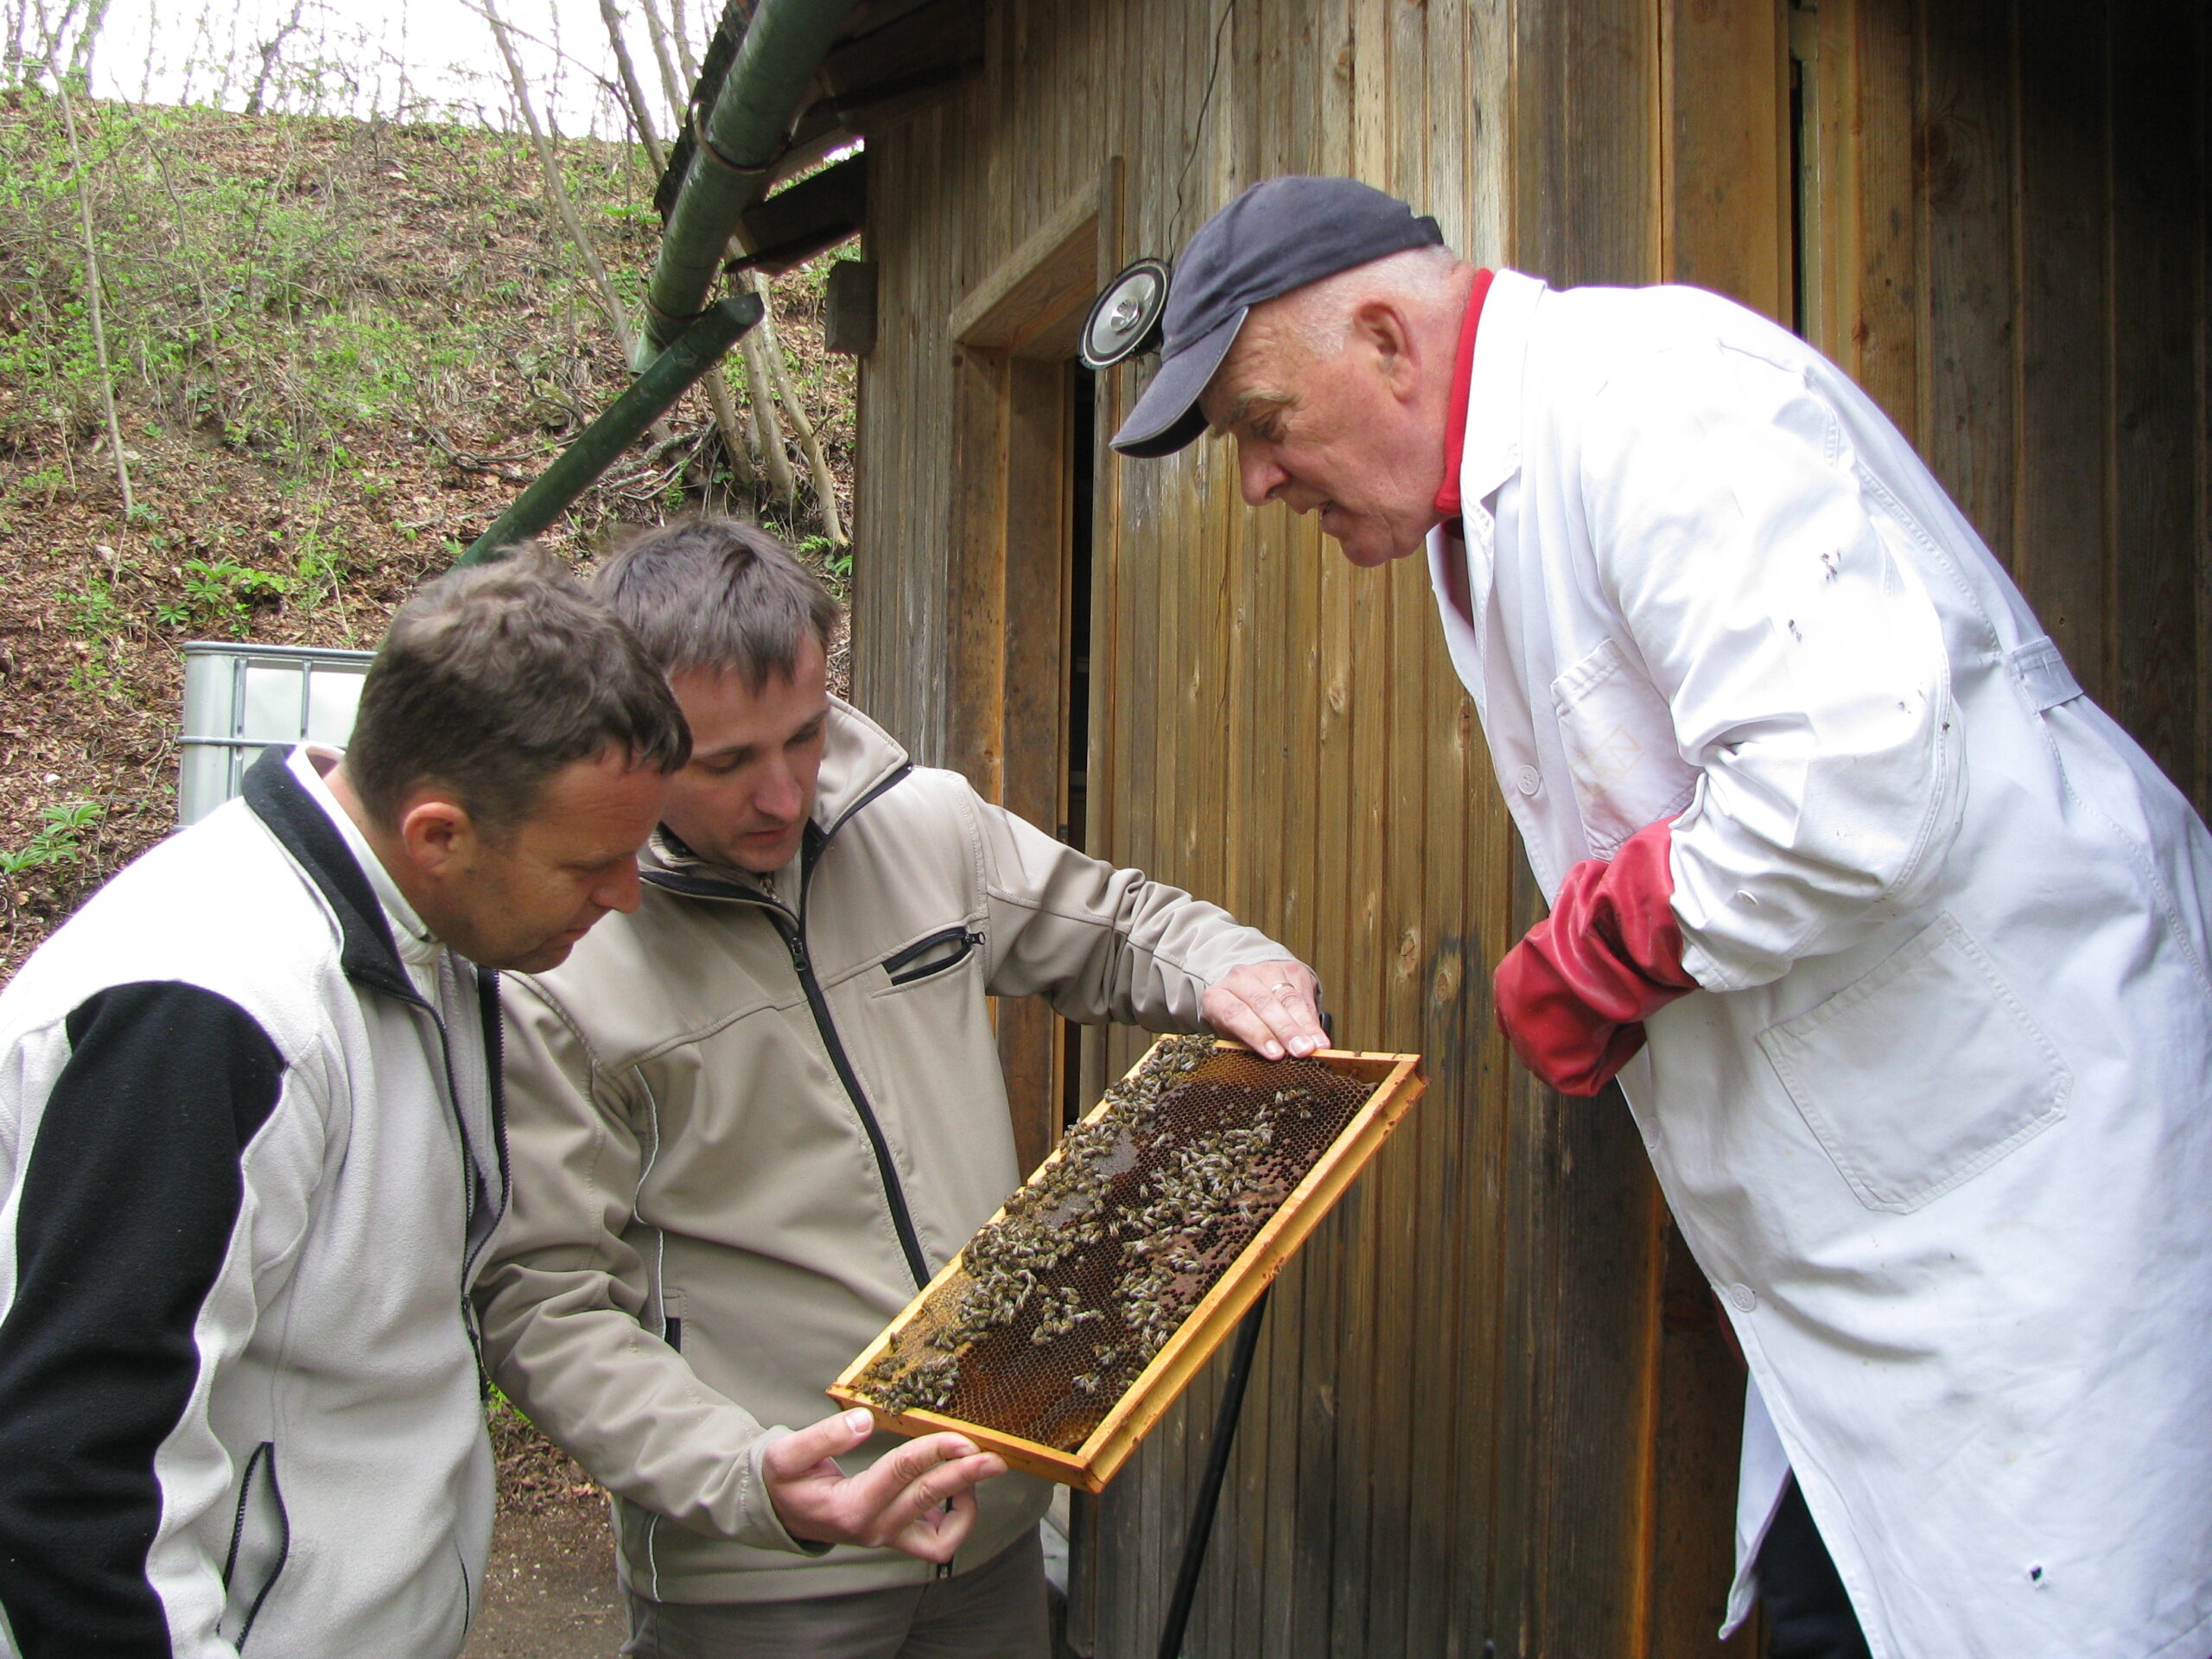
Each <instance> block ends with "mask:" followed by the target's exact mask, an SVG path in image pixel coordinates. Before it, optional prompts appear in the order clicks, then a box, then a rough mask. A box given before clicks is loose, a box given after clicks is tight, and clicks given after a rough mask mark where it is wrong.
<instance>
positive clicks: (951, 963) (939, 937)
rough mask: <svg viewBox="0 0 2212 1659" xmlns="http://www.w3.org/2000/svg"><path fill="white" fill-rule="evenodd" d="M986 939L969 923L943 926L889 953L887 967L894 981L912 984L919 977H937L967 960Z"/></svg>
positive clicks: (885, 968) (884, 964)
mask: <svg viewBox="0 0 2212 1659" xmlns="http://www.w3.org/2000/svg"><path fill="white" fill-rule="evenodd" d="M982 942H983V936H982V934H980V933H976V932H973V931H970V930H969V929H968V928H967V927H964V926H961V927H947V928H942V929H940V930H938V931H937V932H935V933H932V934H931V935H930V936H929V938H925V939H917V940H916V941H915V942H914V943H913V944H910V945H908V946H906V948H905V949H904V950H898V951H894V952H893V954H891V955H890V956H888V957H885V958H884V959H883V971H884V972H885V973H886V974H887V975H888V976H890V979H891V982H892V983H893V985H912V983H913V982H915V981H916V980H920V979H933V978H935V977H936V976H938V975H939V974H944V973H950V972H951V971H952V969H955V968H957V967H958V966H959V965H960V964H961V963H963V962H965V961H967V960H968V955H969V952H970V951H971V950H974V949H975V948H976V946H977V945H979V944H982Z"/></svg>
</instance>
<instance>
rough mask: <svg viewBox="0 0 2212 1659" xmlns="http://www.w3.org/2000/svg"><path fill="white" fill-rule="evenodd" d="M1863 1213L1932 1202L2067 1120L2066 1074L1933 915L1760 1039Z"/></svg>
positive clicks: (1991, 968) (1985, 967)
mask: <svg viewBox="0 0 2212 1659" xmlns="http://www.w3.org/2000/svg"><path fill="white" fill-rule="evenodd" d="M1759 1046H1760V1048H1761V1049H1763V1050H1764V1051H1765V1053H1766V1057H1767V1058H1768V1060H1769V1061H1770V1062H1771V1063H1772V1065H1773V1066H1774V1069H1775V1071H1776V1072H1777V1074H1778V1075H1779V1076H1780V1077H1781V1078H1782V1084H1783V1087H1784V1088H1785V1089H1787V1090H1789V1097H1790V1098H1791V1099H1792V1100H1793V1101H1795V1102H1796V1104H1797V1109H1798V1111H1799V1112H1801V1113H1802V1114H1803V1116H1804V1119H1805V1122H1806V1124H1807V1125H1808V1127H1809V1128H1811V1129H1812V1131H1813V1133H1814V1135H1815V1136H1817V1137H1818V1138H1819V1140H1820V1143H1821V1147H1823V1148H1825V1149H1826V1151H1827V1154H1828V1157H1829V1159H1830V1160H1832V1161H1833V1162H1834V1165H1835V1166H1836V1169H1837V1172H1838V1173H1840V1174H1841V1175H1842V1177H1843V1179H1845V1180H1846V1181H1847V1182H1848V1183H1849V1184H1850V1186H1851V1190H1852V1192H1853V1193H1855V1194H1857V1196H1858V1198H1859V1203H1861V1204H1863V1205H1866V1207H1867V1208H1868V1209H1869V1210H1886V1211H1891V1212H1893V1213H1895V1214H1898V1215H1904V1214H1906V1213H1908V1212H1910V1211H1914V1210H1917V1209H1919V1208H1920V1207H1921V1206H1922V1205H1925V1204H1928V1203H1929V1202H1931V1201H1932V1200H1934V1199H1936V1198H1940V1197H1942V1195H1943V1194H1944V1193H1946V1192H1949V1191H1950V1190H1951V1189H1952V1188H1953V1187H1955V1186H1957V1185H1961V1183H1962V1182H1965V1181H1967V1180H1970V1179H1973V1178H1974V1176H1976V1175H1978V1174H1980V1173H1981V1172H1982V1171H1983V1170H1985V1169H1987V1168H1988V1167H1989V1166H1991V1165H1992V1164H1994V1163H1995V1162H1997V1160H1999V1159H2000V1158H2002V1157H2004V1156H2005V1154H2007V1153H2009V1152H2011V1151H2012V1150H2013V1149H2014V1148H2015V1147H2019V1146H2021V1145H2023V1144H2024V1143H2025V1142H2026V1141H2031V1140H2033V1139H2034V1138H2035V1137H2036V1136H2037V1135H2040V1134H2042V1133H2043V1132H2044V1130H2045V1129H2047V1128H2050V1126H2051V1125H2052V1124H2053V1123H2056V1122H2058V1120H2059V1119H2060V1118H2062V1117H2063V1116H2066V1100H2067V1096H2069V1094H2070V1093H2071V1092H2072V1090H2073V1087H2074V1076H2073V1073H2072V1072H2070V1071H2068V1070H2067V1067H2066V1064H2065V1062H2064V1060H2063V1059H2062V1058H2060V1055H2059V1052H2058V1050H2057V1048H2056V1046H2054V1045H2053V1044H2052V1042H2051V1040H2050V1038H2048V1037H2046V1036H2045V1035H2044V1033H2043V1030H2042V1028H2041V1027H2039V1026H2037V1024H2036V1022H2035V1020H2033V1019H2032V1018H2031V1016H2030V1015H2029V1014H2028V1011H2027V1010H2026V1009H2025V1008H2024V1007H2022V1006H2021V1005H2020V1002H2019V1000H2018V998H2017V997H2015V996H2014V995H2012V991H2011V989H2010V988H2008V987H2007V986H2006V985H2005V982H2004V980H2003V979H2002V978H2001V977H1999V975H1998V972H1997V969H1996V966H1995V964H1994V963H1992V962H1991V961H1990V960H1989V958H1988V957H1987V956H1986V955H1985V954H1984V953H1983V951H1982V950H1981V947H1980V946H1979V945H1977V944H1975V943H1974V940H1973V939H1972V938H1969V937H1968V936H1967V931H1966V930H1965V929H1964V928H1962V927H1961V926H1960V925H1959V924H1958V922H1957V921H1956V920H1955V919H1954V918H1952V917H1951V916H1949V915H1948V914H1946V915H1942V916H1939V917H1937V918H1936V919H1935V920H1934V921H1933V922H1931V923H1929V925H1928V926H1926V927H1924V928H1923V929H1922V930H1921V931H1919V932H1918V933H1916V934H1915V935H1914V936H1913V937H1912V938H1911V939H1910V940H1909V941H1908V942H1907V943H1906V944H1904V947H1903V948H1902V949H1900V950H1897V952H1896V953H1895V954H1894V955H1892V956H1891V957H1888V958H1887V959H1886V960H1885V961H1884V962H1882V963H1880V964H1879V965H1878V966H1877V967H1876V968H1875V969H1873V970H1872V972H1870V973H1868V974H1866V975H1865V976H1863V977H1861V978H1859V979H1858V980H1855V981H1853V982H1852V983H1851V984H1849V985H1847V986H1845V987H1844V988H1843V989H1841V990H1840V991H1838V992H1837V993H1836V994H1835V995H1834V996H1831V997H1830V998H1828V999H1827V1001H1825V1002H1822V1003H1821V1004H1820V1005H1819V1006H1818V1007H1814V1008H1809V1009H1808V1010H1807V1011H1806V1012H1805V1013H1803V1014H1799V1015H1797V1016H1796V1018H1795V1019H1793V1020H1783V1022H1782V1023H1781V1024H1779V1025H1777V1026H1770V1027H1768V1028H1767V1029H1766V1030H1765V1031H1763V1032H1761V1033H1759Z"/></svg>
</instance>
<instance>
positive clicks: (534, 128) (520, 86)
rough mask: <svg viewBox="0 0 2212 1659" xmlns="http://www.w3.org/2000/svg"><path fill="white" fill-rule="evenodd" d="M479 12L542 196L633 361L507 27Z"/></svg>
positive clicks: (623, 319) (618, 306) (488, 8)
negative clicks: (502, 67) (510, 86)
mask: <svg viewBox="0 0 2212 1659" xmlns="http://www.w3.org/2000/svg"><path fill="white" fill-rule="evenodd" d="M482 9H483V12H484V16H485V20H486V22H489V23H490V24H491V25H492V35H493V39H494V40H496V41H498V42H499V55H500V57H502V58H503V59H505V60H506V65H507V78H508V79H510V80H511V81H512V82H513V83H514V92H515V103H516V104H517V105H518V106H519V107H520V108H521V111H522V118H523V122H524V125H526V126H527V127H528V128H529V129H530V142H531V148H532V149H535V150H536V151H537V165H538V168H539V170H540V171H541V172H543V174H544V175H545V194H547V195H548V196H550V197H551V198H552V199H553V207H554V211H555V212H556V213H559V214H560V216H561V222H562V224H563V225H564V226H567V227H568V232H569V240H570V241H572V242H574V243H575V246H576V254H577V257H579V258H581V259H582V261H583V264H584V270H585V272H586V274H587V275H588V276H589V277H590V278H591V283H592V286H593V288H594V289H596V290H597V291H598V295H599V302H600V305H601V308H602V309H604V310H605V311H606V313H607V327H609V328H610V329H612V330H613V334H614V339H615V343H616V344H617V345H619V346H621V348H622V360H623V361H624V362H625V363H630V362H634V361H635V360H636V338H635V336H634V335H633V334H632V333H631V331H630V317H629V314H628V313H627V312H626V311H625V310H624V309H623V307H622V302H621V300H620V298H619V297H618V296H616V294H615V292H614V284H613V283H612V282H610V281H609V280H608V279H607V266H606V264H605V263H604V262H603V261H602V260H601V258H600V257H599V250H598V248H597V247H596V246H594V245H593V243H592V239H591V235H590V233H589V232H588V231H586V230H585V229H584V222H583V219H582V217H581V216H580V215H579V214H578V213H577V212H576V205H575V202H573V201H571V200H569V187H568V185H567V183H566V182H565V181H563V178H562V176H561V158H560V156H559V155H558V154H557V153H556V151H555V150H554V148H553V142H552V140H551V139H550V138H549V137H546V133H545V127H544V125H543V123H541V122H540V121H539V120H538V118H537V105H536V104H535V103H533V102H532V101H531V96H530V80H529V78H528V77H527V76H525V75H524V73H523V70H522V60H521V59H520V58H518V57H517V56H516V55H515V48H514V42H513V41H511V40H509V39H508V38H507V26H506V24H505V22H504V21H502V20H501V18H500V16H499V12H498V10H496V9H495V8H494V7H493V5H492V3H491V0H482Z"/></svg>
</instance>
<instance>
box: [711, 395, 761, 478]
mask: <svg viewBox="0 0 2212 1659" xmlns="http://www.w3.org/2000/svg"><path fill="white" fill-rule="evenodd" d="M702 379H703V380H704V383H705V385H706V388H707V401H708V403H709V404H712V405H713V407H714V411H715V430H716V431H718V432H720V433H721V439H722V453H723V454H726V455H728V457H729V469H730V471H731V472H732V473H734V474H736V476H737V481H738V482H739V483H740V484H742V485H743V486H745V487H746V488H747V489H748V490H756V489H758V488H759V487H760V471H759V469H758V468H756V467H754V466H753V454H752V452H751V451H750V450H749V449H747V448H746V445H745V423H744V422H742V421H741V420H740V419H738V417H737V402H736V400H735V399H734V398H733V397H731V396H730V395H729V378H728V376H726V375H725V374H723V372H721V366H720V365H716V366H715V367H714V368H711V369H709V370H708V371H707V372H706V374H705V375H704V376H703V377H702Z"/></svg>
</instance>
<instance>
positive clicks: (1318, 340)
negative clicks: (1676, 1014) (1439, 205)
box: [1277, 246, 1465, 360]
mask: <svg viewBox="0 0 2212 1659" xmlns="http://www.w3.org/2000/svg"><path fill="white" fill-rule="evenodd" d="M1464 263H1465V262H1464V261H1462V260H1461V259H1460V257H1459V255H1458V254H1456V253H1454V252H1452V250H1451V249H1449V248H1446V247H1433V246H1432V247H1423V248H1408V249H1405V250H1404V251H1402V252H1399V253H1392V254H1386V255H1384V256H1383V257H1382V258H1380V259H1370V260H1369V261H1368V262H1367V263H1366V264H1363V265H1354V266H1353V267H1352V268H1351V270H1340V271H1338V273H1337V274H1336V275H1335V276H1333V277H1323V278H1322V279H1321V280H1320V281H1319V282H1318V283H1307V284H1306V286H1305V287H1303V288H1297V289H1292V290H1291V291H1290V292H1289V293H1287V294H1286V295H1284V296H1282V298H1281V300H1280V301H1278V302H1277V303H1278V304H1280V305H1281V307H1282V308H1283V315H1282V321H1283V325H1284V327H1285V329H1286V331H1287V333H1288V334H1290V335H1291V336H1292V337H1293V338H1294V339H1295V340H1297V341H1298V342H1299V344H1300V346H1303V347H1304V348H1305V350H1306V353H1307V354H1308V355H1309V356H1310V357H1312V358H1313V359H1316V360H1319V359H1324V358H1331V357H1334V356H1335V355H1336V354H1337V353H1338V352H1340V351H1342V350H1343V349H1344V342H1345V340H1348V339H1349V338H1350V337H1351V320H1352V314H1353V313H1354V312H1356V311H1357V310H1358V309H1359V308H1360V307H1361V306H1363V305H1364V304H1366V303H1367V302H1368V301H1370V300H1371V299H1375V298H1377V297H1379V296H1391V297H1399V298H1409V299H1414V300H1434V299H1439V298H1441V297H1443V296H1445V295H1446V292H1447V291H1448V290H1449V289H1450V287H1451V284H1452V277H1453V274H1454V273H1455V272H1457V271H1458V270H1459V268H1460V266H1461V265H1462V264H1464Z"/></svg>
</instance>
